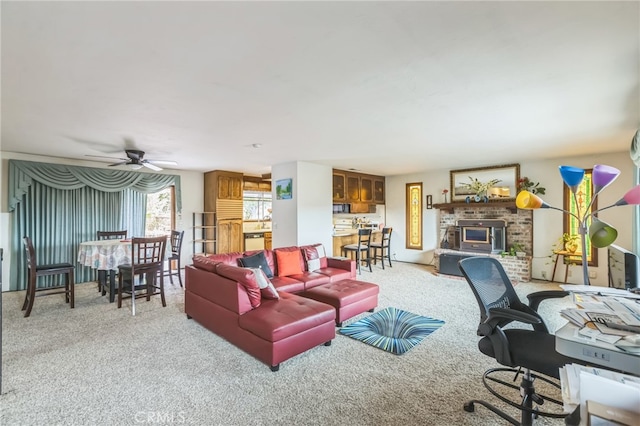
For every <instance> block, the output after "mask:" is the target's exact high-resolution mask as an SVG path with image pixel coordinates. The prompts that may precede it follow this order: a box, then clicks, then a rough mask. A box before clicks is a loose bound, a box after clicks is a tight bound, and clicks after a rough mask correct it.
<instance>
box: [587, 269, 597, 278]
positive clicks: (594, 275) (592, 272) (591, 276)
mask: <svg viewBox="0 0 640 426" xmlns="http://www.w3.org/2000/svg"><path fill="white" fill-rule="evenodd" d="M597 277H598V272H597V271H589V278H597Z"/></svg>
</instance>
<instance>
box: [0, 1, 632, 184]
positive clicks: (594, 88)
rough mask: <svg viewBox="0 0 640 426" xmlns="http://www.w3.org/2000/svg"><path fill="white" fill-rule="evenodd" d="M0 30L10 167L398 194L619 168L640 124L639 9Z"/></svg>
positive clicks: (191, 14) (261, 10) (14, 20)
mask: <svg viewBox="0 0 640 426" xmlns="http://www.w3.org/2000/svg"><path fill="white" fill-rule="evenodd" d="M1 14H2V146H1V149H2V151H10V152H24V153H33V154H41V155H47V156H55V157H67V158H77V159H82V160H87V157H86V155H107V156H111V155H113V156H114V157H119V156H121V155H122V154H123V153H122V150H123V149H124V147H125V141H124V139H125V138H130V139H131V140H132V141H133V145H134V146H135V147H136V148H138V149H141V150H144V151H146V152H147V158H150V159H154V158H155V159H163V160H169V159H171V160H176V161H178V163H179V166H177V167H175V168H177V169H183V170H199V171H206V170H214V169H225V170H233V171H240V172H245V173H252V174H256V175H259V174H261V173H267V172H269V171H270V166H271V165H273V164H278V163H285V162H291V161H310V162H318V163H322V164H327V165H331V166H333V167H337V168H355V169H359V170H361V171H364V172H370V173H376V174H382V175H397V174H405V173H410V172H416V171H423V170H428V169H450V168H465V167H475V166H482V165H491V164H503V163H511V162H520V161H522V160H523V159H524V158H553V157H559V156H565V155H567V154H572V153H575V152H576V151H578V152H581V153H585V154H589V153H599V152H613V151H626V150H628V148H629V144H630V141H631V138H632V136H633V134H634V133H635V131H636V129H637V128H638V123H639V116H640V106H639V103H640V77H639V75H640V41H639V40H640V32H639V30H640V3H639V2H637V1H633V2H267V1H265V2H6V1H3V2H2V4H1ZM252 144H261V145H262V148H260V149H255V148H251V145H252ZM105 161H109V160H105Z"/></svg>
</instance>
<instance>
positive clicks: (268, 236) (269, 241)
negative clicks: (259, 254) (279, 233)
mask: <svg viewBox="0 0 640 426" xmlns="http://www.w3.org/2000/svg"><path fill="white" fill-rule="evenodd" d="M272 247H273V234H272V233H271V232H265V233H264V248H265V250H271V248H272Z"/></svg>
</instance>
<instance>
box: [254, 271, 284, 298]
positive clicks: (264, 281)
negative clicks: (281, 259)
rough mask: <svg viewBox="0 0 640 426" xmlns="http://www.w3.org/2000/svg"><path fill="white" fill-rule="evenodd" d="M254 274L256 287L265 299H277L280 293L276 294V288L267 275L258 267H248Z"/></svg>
mask: <svg viewBox="0 0 640 426" xmlns="http://www.w3.org/2000/svg"><path fill="white" fill-rule="evenodd" d="M250 269H251V270H252V271H253V273H254V274H255V276H256V282H257V283H258V287H260V294H262V297H264V298H265V299H279V298H280V295H279V294H278V290H276V288H275V287H274V285H273V283H272V282H271V281H269V278H267V275H266V274H265V273H264V271H263V270H262V269H260V268H250Z"/></svg>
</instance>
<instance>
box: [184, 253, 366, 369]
mask: <svg viewBox="0 0 640 426" xmlns="http://www.w3.org/2000/svg"><path fill="white" fill-rule="evenodd" d="M317 247H320V248H321V245H313V246H302V247H284V248H277V249H275V250H262V251H250V252H245V253H226V254H217V255H209V256H207V257H202V256H194V258H193V264H192V265H187V266H186V267H185V313H186V314H187V317H188V318H193V319H195V320H196V321H198V322H199V323H200V324H202V325H203V326H204V327H206V328H207V329H209V330H211V331H213V332H214V333H216V334H218V335H219V336H221V337H223V338H224V339H226V340H227V341H229V342H230V343H233V344H234V345H236V346H237V347H239V348H240V349H242V350H244V351H245V352H247V353H249V354H251V355H253V356H255V357H256V358H258V359H259V360H261V361H262V362H264V363H266V364H268V365H269V366H270V367H271V370H272V371H277V370H278V369H279V365H280V363H281V362H283V361H285V360H287V359H289V358H291V357H293V356H295V355H298V354H300V353H302V352H305V351H307V350H309V349H311V348H314V347H316V346H319V345H320V344H324V345H326V346H329V345H330V344H331V340H332V339H333V338H334V337H335V325H336V322H338V323H341V322H342V321H343V320H344V319H348V318H350V317H352V316H354V315H357V314H359V313H362V312H364V311H366V310H371V311H372V310H373V308H375V307H376V306H377V302H378V286H376V285H375V284H371V283H364V282H361V281H356V280H355V275H356V266H355V262H354V261H352V260H345V259H334V258H324V257H323V256H322V255H320V256H319V258H318V259H310V260H307V258H308V257H310V255H309V253H310V252H311V253H313V252H315V251H314V248H317ZM260 252H262V255H264V260H265V263H266V266H264V265H263V267H264V269H269V270H270V271H271V272H272V273H273V277H272V278H270V281H271V283H272V284H273V286H274V287H275V288H276V289H277V295H275V297H278V298H277V299H275V298H273V297H274V295H273V294H272V293H276V292H272V291H270V290H268V289H263V290H260V289H259V287H258V281H259V280H258V279H257V278H256V275H257V274H258V273H259V271H257V270H255V269H254V270H251V269H247V268H245V267H240V266H239V265H240V264H241V263H242V262H243V261H248V259H255V258H256V257H260V258H261V256H262V255H258V256H254V255H256V254H258V253H260ZM320 253H321V254H322V253H324V250H323V249H322V250H320ZM311 257H313V255H311ZM278 259H280V264H279V262H278ZM310 262H316V263H313V264H312V263H310ZM296 263H298V265H297V266H296ZM309 265H313V267H314V268H317V269H315V270H313V271H309ZM318 266H319V267H318ZM264 269H263V270H264ZM287 272H294V273H293V274H291V275H284V273H287ZM358 283H360V284H358ZM314 289H315V290H314ZM332 295H333V299H332ZM336 318H337V320H336Z"/></svg>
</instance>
